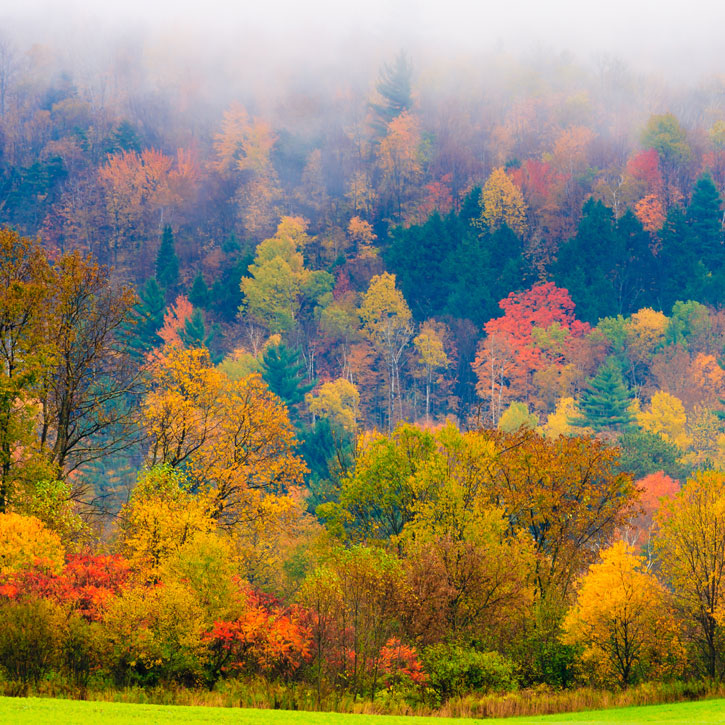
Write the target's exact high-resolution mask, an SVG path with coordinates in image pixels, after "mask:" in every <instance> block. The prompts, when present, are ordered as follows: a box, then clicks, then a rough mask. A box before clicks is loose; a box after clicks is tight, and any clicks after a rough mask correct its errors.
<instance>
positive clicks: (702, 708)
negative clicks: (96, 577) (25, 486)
mask: <svg viewBox="0 0 725 725" xmlns="http://www.w3.org/2000/svg"><path fill="white" fill-rule="evenodd" d="M571 722H576V723H588V724H589V725H598V723H612V722H621V723H641V722H663V723H725V700H704V701H701V702H686V703H679V704H675V705H651V706H648V707H628V708H622V709H613V710H597V711H591V712H578V713H569V714H566V715H546V716H539V717H523V718H509V719H506V720H499V719H495V720H480V719H467V720H461V719H450V718H426V717H403V716H397V717H395V716H384V715H338V714H335V713H320V712H289V711H285V710H243V709H237V708H218V707H183V706H168V705H128V704H122V703H115V702H81V701H76V700H53V699H50V698H47V699H45V698H35V697H33V698H11V697H0V723H13V724H14V723H18V724H19V725H22V724H24V723H33V724H34V725H35V724H40V723H43V724H45V723H53V725H56V724H57V725H69V724H71V723H72V724H73V725H94V724H95V723H103V725H105V724H106V723H119V724H120V723H148V724H149V725H156V724H158V725H162V724H164V723H222V724H223V723H235V724H236V725H267V723H269V724H270V725H283V724H284V723H290V725H296V724H298V723H299V725H313V724H316V723H320V725H327V724H329V725H338V724H339V725H421V724H422V723H427V725H437V724H438V723H440V725H444V724H446V723H458V725H463V724H464V723H466V724H467V723H471V724H473V723H486V725H493V724H494V723H507V725H532V724H533V723H551V724H552V725H553V724H554V723H571Z"/></svg>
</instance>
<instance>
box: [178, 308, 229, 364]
mask: <svg viewBox="0 0 725 725" xmlns="http://www.w3.org/2000/svg"><path fill="white" fill-rule="evenodd" d="M219 336H220V335H219V327H218V325H212V326H211V328H210V329H209V331H208V332H207V328H206V322H205V321H204V314H203V313H202V311H201V310H199V309H197V308H194V311H193V312H192V313H191V317H189V318H188V319H187V320H186V322H185V323H184V329H183V330H179V337H180V338H181V341H182V342H183V343H184V346H185V347H187V348H192V347H205V348H206V349H207V350H209V354H210V356H211V361H212V362H213V363H214V364H215V365H216V364H217V363H218V362H221V355H219V354H215V352H214V350H215V346H213V343H214V341H215V340H217V339H218V338H219Z"/></svg>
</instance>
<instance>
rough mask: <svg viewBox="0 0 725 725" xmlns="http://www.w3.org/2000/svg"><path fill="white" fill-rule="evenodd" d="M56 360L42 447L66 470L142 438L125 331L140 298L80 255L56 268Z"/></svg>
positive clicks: (46, 387)
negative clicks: (122, 337) (123, 344)
mask: <svg viewBox="0 0 725 725" xmlns="http://www.w3.org/2000/svg"><path fill="white" fill-rule="evenodd" d="M53 284H54V287H55V297H54V302H53V304H54V311H53V320H52V322H53V326H54V330H53V332H52V334H53V341H54V344H53V365H52V366H51V367H50V368H47V369H46V371H45V373H44V376H43V381H42V386H41V392H40V396H39V397H40V399H41V400H42V423H41V431H40V446H41V449H42V450H44V451H46V453H47V455H49V457H50V460H51V461H52V462H53V464H54V465H55V466H56V467H57V468H58V470H59V471H61V472H62V473H63V474H64V475H67V474H68V473H70V472H72V471H75V470H77V469H78V468H79V467H80V466H82V465H83V464H84V463H87V462H89V461H93V460H96V459H98V458H100V457H103V456H107V455H109V454H110V453H112V452H114V451H118V450H122V449H124V448H125V447H127V446H128V445H129V444H130V443H131V442H132V441H134V440H135V439H136V436H137V428H136V425H135V417H134V416H135V410H134V406H133V397H134V395H135V394H136V393H138V383H139V377H140V370H139V368H138V366H137V365H136V364H135V361H134V360H133V358H132V356H131V355H130V354H129V351H128V350H124V349H123V348H122V347H121V346H120V345H119V336H120V335H121V333H122V331H123V328H124V325H125V324H126V322H127V321H128V318H129V316H130V314H131V310H132V309H133V305H134V304H135V302H136V295H135V294H134V292H133V291H132V290H131V289H130V288H128V287H118V286H117V285H116V284H115V283H114V282H113V281H112V280H111V278H110V272H109V270H108V269H107V268H106V267H101V266H99V265H98V264H97V263H96V262H95V261H94V260H93V259H92V258H90V257H87V258H84V257H82V256H81V255H80V254H79V253H77V252H72V253H70V254H67V255H64V256H63V257H61V258H60V259H59V260H58V261H57V262H56V264H55V265H54V282H53Z"/></svg>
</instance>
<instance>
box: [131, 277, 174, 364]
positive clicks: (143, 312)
mask: <svg viewBox="0 0 725 725" xmlns="http://www.w3.org/2000/svg"><path fill="white" fill-rule="evenodd" d="M165 309H166V304H165V302H164V293H163V290H162V289H161V287H159V283H158V282H157V281H156V278H155V277H150V278H149V279H148V280H146V284H144V286H143V287H142V288H141V289H140V291H139V293H138V301H137V302H136V304H135V305H134V306H133V308H132V309H131V312H130V313H129V318H128V322H127V323H126V324H124V325H123V330H124V332H125V338H126V344H128V346H129V347H130V348H131V350H132V351H133V353H135V354H136V355H137V356H138V357H139V358H141V359H144V358H145V357H146V355H148V353H150V352H151V351H152V350H153V349H154V348H155V347H158V345H159V342H160V340H159V335H158V331H159V330H160V329H161V327H162V325H163V324H164V311H165Z"/></svg>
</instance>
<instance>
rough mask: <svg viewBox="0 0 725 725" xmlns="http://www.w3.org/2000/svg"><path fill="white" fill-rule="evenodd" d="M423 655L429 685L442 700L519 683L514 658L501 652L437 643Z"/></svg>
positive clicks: (513, 685) (509, 686) (492, 690)
mask: <svg viewBox="0 0 725 725" xmlns="http://www.w3.org/2000/svg"><path fill="white" fill-rule="evenodd" d="M422 659H423V668H424V670H425V672H426V673H427V674H428V683H429V686H430V688H431V690H432V691H433V693H434V694H435V696H436V699H437V700H438V701H439V702H443V701H445V700H447V699H449V698H451V697H455V696H460V695H464V694H467V693H470V692H477V693H488V692H506V691H508V690H514V689H516V687H517V685H518V683H517V681H516V678H515V676H514V664H513V662H511V661H510V660H507V659H506V658H505V657H503V656H502V655H500V654H499V653H498V652H479V651H477V650H475V649H472V648H467V647H462V646H458V645H448V644H436V645H433V646H431V647H427V648H426V649H425V650H424V651H423V657H422Z"/></svg>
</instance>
